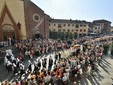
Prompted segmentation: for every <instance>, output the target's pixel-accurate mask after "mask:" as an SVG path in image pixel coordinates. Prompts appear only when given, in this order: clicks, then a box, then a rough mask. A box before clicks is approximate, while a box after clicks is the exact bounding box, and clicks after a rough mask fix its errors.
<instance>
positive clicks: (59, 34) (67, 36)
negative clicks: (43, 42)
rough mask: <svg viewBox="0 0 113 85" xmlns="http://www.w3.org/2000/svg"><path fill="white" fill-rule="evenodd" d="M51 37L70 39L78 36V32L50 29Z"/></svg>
mask: <svg viewBox="0 0 113 85" xmlns="http://www.w3.org/2000/svg"><path fill="white" fill-rule="evenodd" d="M49 38H52V39H61V40H68V39H73V38H75V39H76V38H77V33H71V32H53V31H49Z"/></svg>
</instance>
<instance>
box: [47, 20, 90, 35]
mask: <svg viewBox="0 0 113 85" xmlns="http://www.w3.org/2000/svg"><path fill="white" fill-rule="evenodd" d="M88 28H89V23H88V22H86V21H80V20H65V19H51V20H50V21H49V30H50V31H54V32H71V33H77V34H78V36H85V35H87V34H88Z"/></svg>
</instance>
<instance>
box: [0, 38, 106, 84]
mask: <svg viewBox="0 0 113 85" xmlns="http://www.w3.org/2000/svg"><path fill="white" fill-rule="evenodd" d="M74 44H76V42H75V41H72V43H67V42H63V41H57V40H34V41H32V40H27V41H19V42H18V43H16V44H15V48H16V50H18V51H19V55H18V56H14V54H13V53H12V50H10V49H9V50H7V51H6V56H5V58H4V66H5V67H6V70H7V71H8V72H13V73H14V75H18V76H20V80H15V85H68V84H69V83H70V82H73V83H74V85H76V82H77V81H81V80H82V78H83V74H85V75H86V77H88V76H91V75H93V76H94V75H95V72H97V71H98V65H99V64H100V63H101V59H102V55H103V50H104V49H103V47H102V45H94V44H91V45H88V44H82V45H80V48H76V47H75V48H73V47H72V45H74ZM70 49H72V50H73V52H72V53H70V55H69V56H68V57H66V56H63V55H62V53H61V52H64V51H65V50H70ZM34 58H35V60H33V59H34ZM26 60H27V65H25V64H26V63H25V62H26ZM28 74H29V78H25V77H23V75H24V76H26V75H28ZM5 83H8V81H6V82H5ZM2 85H8V84H4V82H3V83H2ZM9 85H10V83H9Z"/></svg>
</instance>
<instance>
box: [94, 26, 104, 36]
mask: <svg viewBox="0 0 113 85" xmlns="http://www.w3.org/2000/svg"><path fill="white" fill-rule="evenodd" d="M101 30H102V29H101V26H100V25H93V33H96V34H101Z"/></svg>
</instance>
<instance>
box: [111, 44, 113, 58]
mask: <svg viewBox="0 0 113 85" xmlns="http://www.w3.org/2000/svg"><path fill="white" fill-rule="evenodd" d="M111 55H112V56H113V43H112V45H111Z"/></svg>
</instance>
